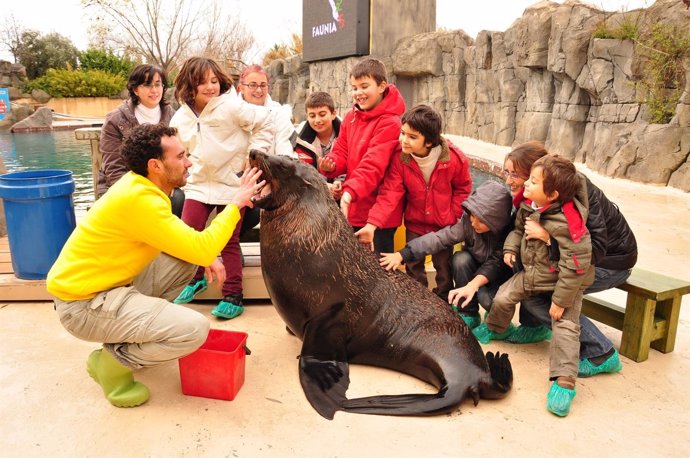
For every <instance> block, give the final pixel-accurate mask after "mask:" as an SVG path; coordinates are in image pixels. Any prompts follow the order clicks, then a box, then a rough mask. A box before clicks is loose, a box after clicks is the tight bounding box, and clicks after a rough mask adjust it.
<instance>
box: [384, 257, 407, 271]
mask: <svg viewBox="0 0 690 458" xmlns="http://www.w3.org/2000/svg"><path fill="white" fill-rule="evenodd" d="M379 264H380V265H381V267H383V268H384V269H386V270H388V271H391V270H395V269H397V268H398V267H400V266H401V265H402V264H403V257H402V254H400V253H381V258H380V259H379Z"/></svg>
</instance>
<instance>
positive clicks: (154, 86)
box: [141, 83, 163, 89]
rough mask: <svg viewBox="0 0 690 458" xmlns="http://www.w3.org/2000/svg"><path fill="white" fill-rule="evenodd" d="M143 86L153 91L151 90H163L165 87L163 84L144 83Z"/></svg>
mask: <svg viewBox="0 0 690 458" xmlns="http://www.w3.org/2000/svg"><path fill="white" fill-rule="evenodd" d="M141 86H144V87H145V88H146V89H151V88H155V89H161V88H162V87H163V83H153V84H149V83H144V84H142V85H141Z"/></svg>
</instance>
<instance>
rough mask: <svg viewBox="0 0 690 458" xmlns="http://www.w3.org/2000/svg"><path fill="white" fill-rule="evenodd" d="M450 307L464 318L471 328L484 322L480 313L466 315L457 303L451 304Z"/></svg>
mask: <svg viewBox="0 0 690 458" xmlns="http://www.w3.org/2000/svg"><path fill="white" fill-rule="evenodd" d="M450 308H452V309H453V311H454V312H455V313H457V314H458V315H459V316H460V318H462V321H464V322H465V324H466V325H467V326H468V327H469V328H470V329H474V328H476V327H477V326H479V324H480V323H481V322H482V317H481V316H479V314H476V315H465V314H463V313H462V312H461V311H460V309H459V308H458V306H457V305H451V306H450Z"/></svg>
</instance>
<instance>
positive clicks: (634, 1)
mask: <svg viewBox="0 0 690 458" xmlns="http://www.w3.org/2000/svg"><path fill="white" fill-rule="evenodd" d="M163 1H165V0H163ZM195 1H198V0H195ZM224 1H225V2H226V3H230V2H229V0H224ZM407 1H409V0H407ZM556 1H557V2H558V3H563V0H556ZM235 2H236V6H234V7H233V9H234V10H235V11H237V14H239V15H240V16H241V17H242V19H243V21H244V23H245V24H246V25H247V27H248V28H249V29H250V30H251V31H252V33H253V34H254V36H255V37H256V41H257V49H256V52H255V53H253V54H254V56H250V60H251V61H256V62H258V61H260V58H261V56H262V55H263V53H264V52H265V51H266V50H268V49H269V48H271V47H272V46H273V45H274V44H278V43H290V41H291V36H292V33H293V32H296V33H298V34H300V35H301V33H302V1H301V0H249V1H239V0H235ZM535 3H537V0H483V1H481V2H471V3H470V2H467V1H459V0H436V22H437V25H438V26H439V27H443V28H446V29H448V30H455V29H462V30H464V31H465V32H466V33H467V34H468V35H470V36H471V37H476V36H477V33H479V32H480V31H481V30H495V31H503V30H506V29H507V28H508V27H510V25H511V24H512V23H513V21H515V20H516V19H517V18H519V17H520V16H522V13H523V12H524V10H525V9H526V8H527V7H529V6H531V5H533V4H535ZM589 3H591V4H593V5H595V6H597V7H599V8H601V9H604V10H607V11H620V10H623V11H627V10H631V9H635V8H640V7H645V6H650V5H651V4H653V0H590V1H589ZM469 5H471V6H469ZM10 14H13V15H14V17H15V19H16V20H17V22H18V23H20V24H22V25H23V26H24V27H25V28H27V29H34V30H38V31H39V32H42V33H44V34H48V33H51V32H57V33H59V34H61V35H63V36H65V37H67V38H69V39H70V40H72V42H73V43H74V45H75V46H76V47H77V48H79V49H80V50H82V51H83V50H85V49H86V47H87V44H88V36H87V29H88V26H89V24H88V20H87V19H88V18H87V15H85V14H84V13H83V7H82V6H81V2H80V1H79V0H16V1H11V2H3V6H1V7H0V26H2V25H3V24H4V23H5V18H6V17H7V16H9V15H10ZM0 60H8V61H10V62H13V59H12V55H11V54H9V53H8V52H7V51H4V50H0Z"/></svg>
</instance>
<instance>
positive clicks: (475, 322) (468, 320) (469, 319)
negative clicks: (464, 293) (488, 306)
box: [460, 315, 482, 329]
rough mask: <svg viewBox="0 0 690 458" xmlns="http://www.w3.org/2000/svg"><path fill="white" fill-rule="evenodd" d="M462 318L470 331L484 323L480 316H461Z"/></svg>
mask: <svg viewBox="0 0 690 458" xmlns="http://www.w3.org/2000/svg"><path fill="white" fill-rule="evenodd" d="M460 318H462V321H464V322H465V324H466V325H467V326H469V328H470V329H475V328H476V327H477V326H479V325H480V324H481V322H482V317H480V316H479V315H460Z"/></svg>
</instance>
